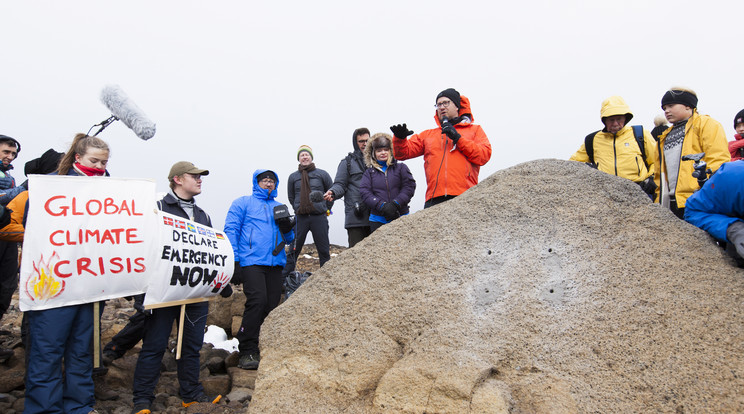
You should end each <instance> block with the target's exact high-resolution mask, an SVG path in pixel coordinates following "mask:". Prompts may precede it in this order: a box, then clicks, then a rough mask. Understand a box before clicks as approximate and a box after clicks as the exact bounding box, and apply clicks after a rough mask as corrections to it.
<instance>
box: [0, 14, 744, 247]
mask: <svg viewBox="0 0 744 414" xmlns="http://www.w3.org/2000/svg"><path fill="white" fill-rule="evenodd" d="M743 4H744V2H740V1H726V2H722V1H686V0H684V1H675V2H667V1H653V0H638V1H636V0H625V1H614V2H609V1H599V0H595V1H576V0H566V1H560V2H558V1H529V0H527V1H519V2H517V1H515V2H500V1H477V2H468V1H456V2H455V1H426V2H423V1H402V0H399V1H375V2H364V3H363V4H359V2H355V1H314V2H308V1H277V2H256V1H209V2H197V1H127V2H101V1H65V2H60V1H22V2H21V1H18V2H10V1H5V2H3V3H2V5H0V16H2V24H0V34H1V37H0V38H1V39H2V41H1V44H2V48H1V49H0V50H2V63H0V85H2V88H1V91H2V95H1V97H2V99H0V134H5V135H10V136H12V137H15V138H17V139H18V140H19V141H20V142H21V144H22V152H21V154H20V155H19V158H18V160H16V162H15V163H14V164H15V166H16V170H15V172H14V175H15V177H16V178H17V179H19V181H22V180H23V179H24V176H23V165H24V163H25V162H26V161H28V160H29V159H32V158H35V157H37V156H39V155H41V154H42V153H43V152H44V151H46V150H47V149H48V148H50V147H51V148H55V149H56V150H58V151H66V150H67V148H68V147H69V144H70V142H71V140H72V137H73V136H74V135H75V133H77V132H87V131H88V129H89V128H90V126H91V125H93V124H95V123H98V122H100V121H102V120H104V119H105V118H106V117H108V116H109V115H110V113H109V112H108V110H107V109H106V107H105V106H104V105H103V104H102V103H101V102H100V100H99V96H100V92H101V89H102V88H103V87H104V86H105V85H107V84H118V85H120V86H121V87H122V89H123V90H124V91H125V92H126V93H127V94H128V95H129V97H130V98H131V99H132V100H133V101H134V102H136V103H137V105H138V106H139V107H140V108H141V109H142V110H143V111H144V112H145V113H146V114H147V115H148V116H149V117H150V118H151V119H152V120H153V121H154V122H156V123H157V133H156V135H155V137H154V138H152V139H151V140H149V141H141V140H140V139H138V138H137V137H136V136H135V135H134V133H133V132H132V131H131V130H129V129H127V128H126V126H124V124H122V123H121V122H117V123H115V124H113V125H112V126H110V127H109V128H108V129H107V130H105V131H104V132H103V133H101V135H100V137H101V138H103V139H105V140H106V141H107V142H108V143H109V145H110V147H111V158H110V162H109V171H110V172H111V174H112V175H114V176H118V177H147V178H152V179H155V180H156V181H157V186H158V190H159V191H166V190H167V180H166V176H167V173H168V170H169V168H170V166H171V165H172V164H173V163H174V162H176V161H179V160H189V161H192V162H194V163H195V164H196V165H197V166H199V167H202V168H207V169H209V170H210V171H211V174H210V175H209V177H207V178H206V179H205V180H204V184H203V193H202V195H200V196H199V197H198V198H197V203H198V204H199V205H200V206H202V207H203V208H204V209H205V210H206V211H207V212H208V213H210V215H211V216H212V221H213V223H214V225H215V227H218V228H221V227H222V226H223V224H224V219H225V215H226V213H227V209H228V208H229V206H230V204H231V202H232V201H233V200H234V199H235V198H237V197H239V196H241V195H244V194H250V192H251V177H252V173H253V171H254V170H256V169H258V168H268V169H272V170H274V171H276V172H277V173H278V174H279V178H280V186H279V197H278V199H279V201H281V202H287V198H286V194H287V192H286V179H287V177H288V176H289V174H290V173H291V172H293V171H294V170H296V169H297V161H296V152H297V148H298V147H299V146H300V145H301V144H307V145H310V146H311V147H312V148H313V151H314V154H315V164H316V166H317V167H318V168H321V169H324V170H326V171H328V173H329V174H330V175H331V177H334V176H335V173H336V168H337V166H338V163H339V161H340V160H341V159H342V158H343V157H344V156H345V155H346V154H347V153H348V152H349V151H350V150H351V149H352V147H351V133H352V131H353V130H354V129H355V128H358V127H361V126H366V127H368V128H369V129H370V130H371V131H372V132H373V133H374V132H388V133H389V132H390V131H389V129H388V127H389V126H390V125H392V124H396V123H402V122H406V123H407V124H408V126H409V128H410V129H412V130H413V131H415V132H419V131H422V130H424V129H429V128H433V127H435V123H434V119H433V115H434V107H433V105H434V99H435V97H436V94H437V93H438V92H439V91H441V90H443V89H445V88H449V87H454V88H456V89H457V90H458V91H460V93H461V94H463V95H465V96H467V97H469V98H470V100H471V106H472V109H473V115H474V118H475V123H477V124H480V125H482V127H483V128H484V130H485V131H486V134H487V135H488V137H489V139H490V141H491V145H492V146H493V150H494V151H493V156H492V158H491V161H490V162H489V163H488V164H487V165H486V166H485V167H483V168H481V180H482V179H484V178H486V177H487V176H488V175H490V174H492V173H493V172H495V171H498V170H500V169H503V168H507V167H510V166H512V165H515V164H518V163H521V162H525V161H529V160H534V159H538V158H560V159H567V158H568V157H569V156H570V155H571V154H572V153H573V152H574V151H575V150H576V149H577V148H578V147H579V145H580V144H581V143H582V142H583V137H584V136H585V135H586V134H587V133H589V132H591V131H594V130H597V129H600V128H601V127H602V125H601V123H600V119H599V109H600V104H601V102H602V100H604V99H605V98H607V97H609V96H611V95H621V96H623V97H624V98H625V99H626V101H627V102H628V104H629V105H630V107H631V110H632V111H633V113H634V114H635V117H634V119H633V121H632V122H631V123H633V124H642V125H644V126H645V127H646V128H648V129H650V128H652V127H653V117H654V116H655V115H658V114H660V113H661V109H660V107H659V106H660V100H661V96H662V95H663V94H664V92H665V91H666V90H667V89H668V88H669V87H670V86H673V85H683V86H688V87H690V88H692V89H694V90H695V91H696V92H697V93H698V97H699V105H698V106H699V109H700V112H701V113H704V114H709V115H711V116H712V117H713V118H715V119H717V120H718V121H720V122H721V123H722V124H723V126H724V128H725V130H726V134H727V137H728V139H729V140H731V139H733V134H734V131H733V124H732V123H733V117H734V115H735V114H736V113H737V112H738V111H739V110H741V109H742V108H744V99H742V98H740V97H741V96H743V94H742V89H743V86H742V85H743V84H744V81H743V80H744V74H743V73H744V72H742V67H743V66H744V65H742V63H743V62H742V60H743V58H742V52H741V50H742V45H743V44H744V36H743V35H742V24H741V21H742V18H743V17H744V6H743ZM406 164H407V165H408V166H409V167H410V168H411V170H412V171H413V173H414V176H415V178H416V181H417V184H418V188H417V191H416V196H415V197H414V199H413V201H412V202H411V207H412V211H417V210H419V209H421V208H422V207H423V203H424V199H423V196H424V192H425V187H426V180H425V178H424V174H423V159H422V158H417V159H412V160H408V161H406ZM333 213H334V214H333V215H332V216H331V243H334V244H339V245H346V244H347V239H346V231H345V230H344V229H343V223H344V219H343V217H344V214H343V201H342V200H339V201H338V202H337V203H336V205H335V206H334V208H333ZM310 242H311V239H309V240H308V243H310Z"/></svg>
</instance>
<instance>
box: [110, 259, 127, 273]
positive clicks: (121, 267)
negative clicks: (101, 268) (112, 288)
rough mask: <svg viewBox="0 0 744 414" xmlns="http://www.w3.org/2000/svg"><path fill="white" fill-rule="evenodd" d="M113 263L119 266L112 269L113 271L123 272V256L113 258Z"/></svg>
mask: <svg viewBox="0 0 744 414" xmlns="http://www.w3.org/2000/svg"><path fill="white" fill-rule="evenodd" d="M111 264H112V265H114V266H116V267H117V268H116V269H110V270H111V273H121V271H122V270H124V266H122V265H121V257H114V258H112V259H111Z"/></svg>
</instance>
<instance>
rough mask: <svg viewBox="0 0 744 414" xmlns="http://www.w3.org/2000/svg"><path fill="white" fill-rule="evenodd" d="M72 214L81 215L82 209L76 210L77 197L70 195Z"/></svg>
mask: <svg viewBox="0 0 744 414" xmlns="http://www.w3.org/2000/svg"><path fill="white" fill-rule="evenodd" d="M72 215H73V216H82V215H83V212H82V211H77V199H76V198H75V197H72Z"/></svg>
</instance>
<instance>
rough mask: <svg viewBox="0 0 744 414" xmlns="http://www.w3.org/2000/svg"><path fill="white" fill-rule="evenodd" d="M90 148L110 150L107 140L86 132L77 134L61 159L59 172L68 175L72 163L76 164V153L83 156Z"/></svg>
mask: <svg viewBox="0 0 744 414" xmlns="http://www.w3.org/2000/svg"><path fill="white" fill-rule="evenodd" d="M88 148H98V149H100V150H103V151H106V152H110V151H109V146H108V144H107V143H106V141H104V140H102V139H101V138H98V137H93V136H90V135H85V134H77V135H75V138H73V140H72V145H70V149H69V150H67V153H66V154H65V155H64V156H63V157H62V159H61V160H60V161H59V167H57V174H59V175H66V174H67V172H68V171H70V168H72V165H73V164H75V155H76V154H77V155H79V156H81V157H82V156H83V155H85V153H86V152H88Z"/></svg>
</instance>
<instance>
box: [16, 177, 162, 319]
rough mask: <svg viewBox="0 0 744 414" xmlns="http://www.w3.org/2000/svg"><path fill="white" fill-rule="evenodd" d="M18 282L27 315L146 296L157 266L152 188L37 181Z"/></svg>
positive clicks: (102, 181) (109, 181)
mask: <svg viewBox="0 0 744 414" xmlns="http://www.w3.org/2000/svg"><path fill="white" fill-rule="evenodd" d="M28 182H29V189H30V190H29V199H28V201H29V209H28V218H27V223H26V230H25V237H24V242H23V261H22V263H21V277H20V281H19V297H20V308H21V310H22V311H28V310H41V309H50V308H57V307H61V306H67V305H74V304H80V303H88V302H96V301H99V300H105V299H112V298H117V297H121V296H129V295H134V294H139V293H142V292H144V291H145V288H146V286H147V278H148V276H149V274H150V269H149V266H150V264H151V263H154V262H155V259H156V256H157V251H156V246H155V241H156V237H157V235H156V233H155V232H156V231H157V226H156V224H157V218H158V215H157V209H156V208H155V183H154V182H153V181H151V180H144V179H127V178H111V177H74V176H60V175H32V176H30V177H29V180H28Z"/></svg>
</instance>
